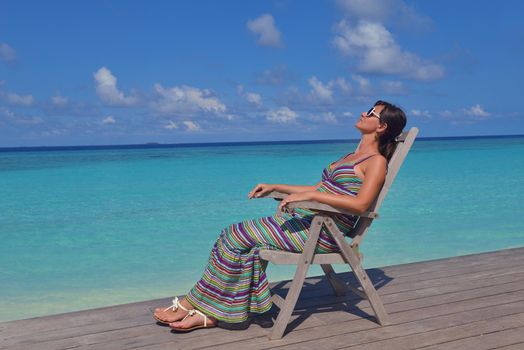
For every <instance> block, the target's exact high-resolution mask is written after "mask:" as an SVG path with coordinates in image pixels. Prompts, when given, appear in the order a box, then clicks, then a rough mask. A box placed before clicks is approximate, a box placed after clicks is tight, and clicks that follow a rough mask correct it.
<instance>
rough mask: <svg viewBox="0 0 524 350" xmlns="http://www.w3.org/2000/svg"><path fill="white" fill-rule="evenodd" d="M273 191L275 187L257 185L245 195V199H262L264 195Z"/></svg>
mask: <svg viewBox="0 0 524 350" xmlns="http://www.w3.org/2000/svg"><path fill="white" fill-rule="evenodd" d="M274 190H275V185H269V184H258V185H256V186H255V188H253V189H252V190H251V192H249V194H248V195H247V198H249V199H251V198H259V197H263V196H265V195H266V194H268V193H270V192H273V191H274Z"/></svg>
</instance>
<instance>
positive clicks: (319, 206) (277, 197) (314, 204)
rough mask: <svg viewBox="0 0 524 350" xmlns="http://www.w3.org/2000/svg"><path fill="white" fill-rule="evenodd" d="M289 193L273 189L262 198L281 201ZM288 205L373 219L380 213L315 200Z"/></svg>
mask: <svg viewBox="0 0 524 350" xmlns="http://www.w3.org/2000/svg"><path fill="white" fill-rule="evenodd" d="M287 195H288V194H287V193H283V192H278V191H273V192H269V193H268V194H266V195H265V196H262V197H260V198H273V199H275V200H277V201H281V200H282V199H284V198H285V197H286V196H287ZM287 207H288V208H289V209H294V208H302V209H311V210H315V211H321V212H326V213H332V214H344V215H354V216H361V217H365V218H371V219H376V218H378V213H376V212H374V211H366V212H364V213H362V214H357V213H353V212H351V211H349V210H344V209H338V208H335V207H332V206H331V205H328V204H324V203H319V202H313V201H300V202H292V203H288V205H287Z"/></svg>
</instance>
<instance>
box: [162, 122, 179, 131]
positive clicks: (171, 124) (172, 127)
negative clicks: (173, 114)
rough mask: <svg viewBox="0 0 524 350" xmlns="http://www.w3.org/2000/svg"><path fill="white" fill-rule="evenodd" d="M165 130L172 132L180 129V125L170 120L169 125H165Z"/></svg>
mask: <svg viewBox="0 0 524 350" xmlns="http://www.w3.org/2000/svg"><path fill="white" fill-rule="evenodd" d="M164 129H170V130H174V129H178V125H177V124H176V123H175V122H173V121H172V120H169V121H168V123H167V124H166V125H164Z"/></svg>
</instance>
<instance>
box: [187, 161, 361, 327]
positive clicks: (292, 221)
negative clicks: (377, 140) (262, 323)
mask: <svg viewBox="0 0 524 350" xmlns="http://www.w3.org/2000/svg"><path fill="white" fill-rule="evenodd" d="M350 154H351V153H350ZM350 154H348V155H345V156H344V157H342V158H341V159H343V158H346V157H347V156H349V155H350ZM369 157H371V156H368V157H365V158H363V159H360V160H357V161H345V162H342V163H340V164H338V165H337V166H336V167H335V168H333V165H334V164H335V163H337V162H338V161H337V162H333V163H331V164H330V165H329V166H328V167H327V168H325V169H324V170H323V172H322V181H321V185H320V187H319V188H318V189H317V191H320V192H327V193H334V194H344V195H349V196H356V195H357V193H358V191H359V189H360V187H361V185H362V181H361V179H360V178H358V177H357V176H356V174H355V171H354V167H355V165H357V164H358V163H360V162H363V161H364V160H366V159H368V158H369ZM313 214H314V213H313V212H312V211H309V210H304V209H298V210H295V212H294V213H293V214H288V213H282V214H278V215H274V216H268V217H264V218H259V219H252V220H247V221H243V222H240V223H237V224H233V225H229V226H228V227H226V228H225V229H223V230H222V232H221V234H220V236H219V238H218V239H217V241H216V243H215V245H214V246H213V249H212V251H211V255H210V257H209V261H208V264H207V267H206V269H205V271H204V273H203V276H202V278H201V279H200V280H199V281H198V282H197V283H196V285H195V286H194V287H193V288H192V289H191V290H190V291H189V293H188V294H187V295H186V300H187V301H188V302H189V303H190V304H191V305H192V306H193V307H194V308H196V309H198V310H200V311H201V312H203V313H205V314H206V315H208V316H211V317H214V318H216V319H218V320H220V321H224V322H229V323H239V322H243V321H245V320H246V319H247V318H248V315H249V313H263V312H266V311H268V310H269V309H271V306H272V302H271V300H270V298H271V294H270V291H269V283H268V280H267V277H266V273H265V271H264V269H263V268H262V264H261V259H260V256H259V251H260V249H273V250H284V251H289V252H295V253H300V252H302V251H303V248H304V244H305V241H306V239H307V233H308V230H309V227H310V225H311V222H312V220H313ZM334 219H335V223H336V224H337V226H338V228H339V229H340V230H341V231H342V232H343V233H348V232H349V231H350V230H351V229H352V228H353V226H354V224H355V222H356V217H354V216H347V215H339V216H336V217H334ZM334 251H338V248H337V246H336V243H335V242H334V240H333V238H332V237H331V236H330V235H329V233H327V232H326V231H325V229H324V228H323V229H322V230H321V232H320V237H319V241H318V244H317V247H316V252H317V253H331V252H334Z"/></svg>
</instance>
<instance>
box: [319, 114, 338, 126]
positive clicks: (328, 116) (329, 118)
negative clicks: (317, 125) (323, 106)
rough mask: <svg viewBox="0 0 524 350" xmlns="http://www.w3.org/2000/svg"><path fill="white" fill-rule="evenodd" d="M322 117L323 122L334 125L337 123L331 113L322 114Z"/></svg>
mask: <svg viewBox="0 0 524 350" xmlns="http://www.w3.org/2000/svg"><path fill="white" fill-rule="evenodd" d="M322 117H323V120H324V121H325V122H326V123H329V124H336V123H337V122H338V121H337V117H335V115H334V114H333V113H332V112H327V113H324V114H322Z"/></svg>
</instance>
